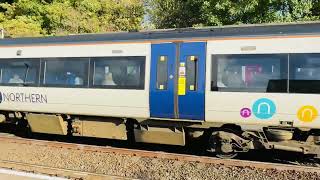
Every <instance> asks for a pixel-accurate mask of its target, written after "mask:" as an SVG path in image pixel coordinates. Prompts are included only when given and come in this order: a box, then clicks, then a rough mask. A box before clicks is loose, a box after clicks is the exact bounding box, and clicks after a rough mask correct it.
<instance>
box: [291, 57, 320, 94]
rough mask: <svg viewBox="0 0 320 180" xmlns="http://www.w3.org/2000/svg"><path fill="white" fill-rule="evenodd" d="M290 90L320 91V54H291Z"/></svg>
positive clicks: (298, 91)
mask: <svg viewBox="0 0 320 180" xmlns="http://www.w3.org/2000/svg"><path fill="white" fill-rule="evenodd" d="M289 85H290V92H294V93H319V92H320V54H290V82H289Z"/></svg>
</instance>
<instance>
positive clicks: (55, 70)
mask: <svg viewBox="0 0 320 180" xmlns="http://www.w3.org/2000/svg"><path fill="white" fill-rule="evenodd" d="M43 62H44V63H43V64H44V65H43V66H44V67H43V69H44V75H43V80H42V84H43V85H45V86H54V87H55V86H57V87H85V86H87V85H88V68H89V58H45V59H43Z"/></svg>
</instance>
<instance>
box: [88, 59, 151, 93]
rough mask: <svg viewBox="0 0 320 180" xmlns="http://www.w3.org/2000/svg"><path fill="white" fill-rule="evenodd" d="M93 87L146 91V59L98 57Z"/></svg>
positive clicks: (95, 60)
mask: <svg viewBox="0 0 320 180" xmlns="http://www.w3.org/2000/svg"><path fill="white" fill-rule="evenodd" d="M92 60H93V62H94V74H93V85H94V86H95V87H103V88H111V89H144V73H145V71H144V67H145V58H144V57H97V58H92Z"/></svg>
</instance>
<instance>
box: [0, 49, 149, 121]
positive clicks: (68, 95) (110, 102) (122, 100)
mask: <svg viewBox="0 0 320 180" xmlns="http://www.w3.org/2000/svg"><path fill="white" fill-rule="evenodd" d="M17 51H20V52H21V55H20V56H17ZM0 54H1V58H2V59H11V58H43V57H99V56H100V57H113V56H117V57H119V56H120V57H121V56H126V57H132V56H140V57H145V77H144V78H145V79H144V82H145V84H144V88H143V89H138V90H136V89H104V88H68V87H64V88H59V87H17V86H1V87H0V92H1V95H2V102H1V103H0V109H1V110H8V111H24V112H43V113H61V114H75V115H91V116H110V117H132V118H145V119H146V118H149V117H150V112H149V79H150V44H149V43H140V44H97V45H65V46H63V45H53V46H33V47H27V46H26V47H23V46H21V47H2V48H0ZM2 59H0V61H1V60H2ZM75 66H76V64H75Z"/></svg>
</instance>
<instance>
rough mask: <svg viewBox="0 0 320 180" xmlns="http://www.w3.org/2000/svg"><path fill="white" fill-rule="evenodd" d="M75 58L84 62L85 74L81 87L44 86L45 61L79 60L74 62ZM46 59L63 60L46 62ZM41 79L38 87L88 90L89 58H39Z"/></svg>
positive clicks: (63, 85)
mask: <svg viewBox="0 0 320 180" xmlns="http://www.w3.org/2000/svg"><path fill="white" fill-rule="evenodd" d="M75 58H81V59H82V58H83V59H86V60H83V61H86V65H85V66H86V67H87V68H86V72H85V76H84V78H83V81H84V83H83V85H66V84H45V83H44V80H45V77H46V70H47V69H46V66H47V63H46V62H47V61H79V60H74V59H75ZM47 59H63V60H47ZM40 64H41V78H40V83H39V84H40V86H41V87H52V88H88V87H89V84H90V82H89V73H90V57H47V58H41V63H40Z"/></svg>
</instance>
